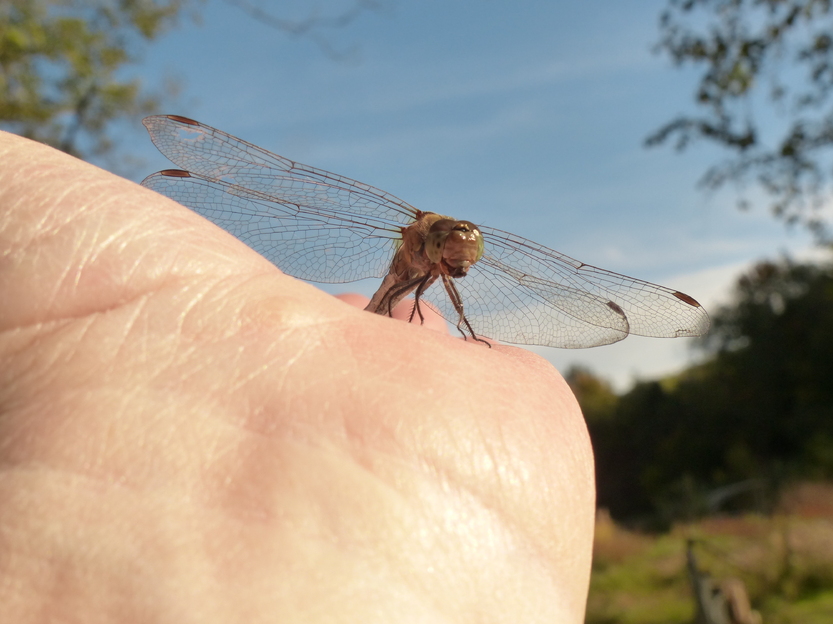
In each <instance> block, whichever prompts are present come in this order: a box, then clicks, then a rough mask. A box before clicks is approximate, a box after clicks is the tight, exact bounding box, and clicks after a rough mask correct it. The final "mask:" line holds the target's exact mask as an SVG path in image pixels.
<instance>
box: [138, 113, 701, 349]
mask: <svg viewBox="0 0 833 624" xmlns="http://www.w3.org/2000/svg"><path fill="white" fill-rule="evenodd" d="M144 124H145V126H146V127H147V128H148V131H149V132H150V135H151V138H152V139H153V142H154V143H155V144H156V145H157V147H158V148H159V149H160V151H161V152H162V153H163V154H165V155H166V156H167V157H168V158H170V159H171V161H173V162H174V163H176V164H177V165H179V166H180V167H183V168H184V169H187V170H188V171H187V172H186V171H175V170H169V171H163V172H159V173H156V174H153V175H151V176H150V177H148V178H147V179H146V180H145V181H144V182H142V184H143V185H144V186H146V187H148V188H151V189H154V190H156V191H158V192H160V193H162V194H163V195H167V196H168V197H171V198H173V199H175V200H177V201H179V202H180V203H182V204H184V205H185V206H188V207H189V208H192V209H193V210H195V211H197V212H199V213H200V214H202V215H204V216H206V217H207V218H209V219H211V220H212V221H214V222H215V223H217V224H218V225H220V226H221V227H223V228H225V229H226V230H228V231H229V232H231V233H232V234H234V235H235V236H237V237H238V238H240V239H241V240H242V241H244V242H245V243H247V244H248V245H250V246H251V247H252V248H254V249H255V250H256V251H258V252H260V253H261V254H263V255H264V256H265V257H266V258H268V259H269V260H271V261H272V262H274V263H275V264H276V265H278V267H279V268H280V269H281V270H283V271H284V272H286V273H288V274H290V275H293V276H295V277H299V278H302V279H307V280H310V281H318V282H345V281H352V280H357V279H361V278H365V277H382V276H383V275H384V274H385V273H387V270H388V267H389V264H390V260H391V258H392V256H393V253H394V250H395V248H396V245H397V244H398V242H399V240H400V238H401V231H402V226H403V225H409V224H411V223H413V222H414V220H415V219H417V218H419V216H420V215H421V213H420V212H419V211H418V210H416V209H415V208H414V207H413V206H411V205H409V204H407V203H405V202H403V201H402V200H400V199H398V198H397V197H394V196H393V195H390V194H389V193H385V192H384V191H381V190H379V189H376V188H374V187H372V186H369V185H367V184H363V183H361V182H357V181H355V180H351V179H350V178H346V177H343V176H339V175H336V174H333V173H329V172H327V171H323V170H320V169H316V168H314V167H310V166H307V165H302V164H300V163H296V162H293V161H291V160H288V159H286V158H283V157H281V156H278V155H276V154H272V153H270V152H267V151H266V150H263V149H261V148H259V147H256V146H254V145H252V144H250V143H247V142H245V141H242V140H240V139H237V138H235V137H233V136H231V135H228V134H226V133H224V132H221V131H219V130H215V129H214V128H211V127H209V126H205V125H203V124H200V123H198V122H196V121H193V120H190V119H187V118H184V117H177V116H171V115H168V116H156V117H148V118H147V119H145V120H144ZM189 172H190V173H189ZM481 232H482V233H483V236H484V240H485V245H486V252H485V255H484V256H483V258H482V259H481V260H480V261H479V262H478V263H477V264H476V265H474V266H473V267H472V268H471V269H470V270H469V273H468V275H467V276H466V277H464V278H460V279H457V280H455V284H456V287H457V288H458V290H459V291H460V294H461V296H462V301H463V305H464V308H465V314H466V317H467V319H468V320H469V322H470V324H471V326H472V327H473V329H474V331H475V333H477V334H478V335H482V336H484V337H488V338H494V339H497V340H502V341H505V342H513V343H517V344H537V345H544V346H553V347H563V348H579V347H592V346H597V345H602V344H609V343H611V342H616V341H618V340H622V339H623V338H625V337H626V336H627V335H628V334H631V333H634V334H639V335H643V336H657V337H677V336H699V335H702V334H704V333H705V332H706V331H707V330H708V327H709V318H708V315H707V314H706V312H705V311H704V310H703V308H702V307H700V304H698V303H697V302H696V301H695V300H694V299H692V298H691V297H689V296H688V295H685V294H683V293H681V292H679V291H675V290H672V289H670V288H665V287H663V286H658V285H656V284H651V283H649V282H644V281H642V280H637V279H634V278H631V277H626V276H624V275H619V274H617V273H613V272H611V271H606V270H604V269H599V268H597V267H593V266H590V265H586V264H584V263H582V262H579V261H577V260H574V259H573V258H570V257H568V256H565V255H563V254H560V253H558V252H557V251H553V250H552V249H547V248H546V247H543V246H541V245H538V244H537V243H534V242H532V241H529V240H526V239H524V238H521V237H519V236H515V235H514V234H509V233H507V232H502V231H500V230H495V229H491V228H481ZM424 298H425V299H426V300H427V301H428V302H430V303H432V304H433V305H434V306H436V307H437V308H438V309H439V311H440V312H441V313H442V314H443V316H445V318H446V319H448V320H449V321H451V322H452V323H455V324H456V323H457V322H458V321H459V315H458V313H457V312H456V310H455V309H454V306H453V304H452V303H451V301H450V299H449V297H448V294H447V293H446V291H445V287H444V286H443V284H442V281H441V280H438V281H437V282H436V283H435V284H434V285H432V286H431V287H430V288H429V289H428V291H427V292H426V293H425V296H424Z"/></svg>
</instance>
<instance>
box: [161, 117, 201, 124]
mask: <svg viewBox="0 0 833 624" xmlns="http://www.w3.org/2000/svg"><path fill="white" fill-rule="evenodd" d="M166 117H167V118H168V119H170V120H171V121H178V122H179V123H184V124H188V125H189V126H199V125H200V124H199V123H197V122H196V121H194V120H193V119H188V117H183V116H182V115H166Z"/></svg>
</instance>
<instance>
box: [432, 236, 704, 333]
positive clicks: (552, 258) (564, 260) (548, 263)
mask: <svg viewBox="0 0 833 624" xmlns="http://www.w3.org/2000/svg"><path fill="white" fill-rule="evenodd" d="M481 232H482V234H483V237H484V241H485V246H486V253H485V255H484V256H483V258H482V259H481V260H480V261H479V262H478V263H477V264H476V265H474V266H473V267H472V268H471V269H469V273H468V275H467V276H466V277H463V278H459V279H457V280H455V282H456V286H457V288H458V290H459V291H460V294H461V296H462V300H463V305H464V307H465V314H466V318H468V320H469V322H470V323H471V325H472V327H473V328H474V330H475V332H477V333H479V334H482V335H483V336H485V337H489V338H494V339H497V340H502V341H504V342H512V343H516V344H536V345H544V346H551V347H560V348H584V347H593V346H598V345H603V344H609V343H612V342H616V341H618V340H622V339H623V338H625V337H626V336H627V335H628V334H637V335H640V336H653V337H663V338H675V337H680V336H701V335H703V334H705V333H706V331H708V328H709V317H708V315H707V314H706V312H705V310H704V309H703V308H702V307H701V306H700V304H699V303H697V302H696V301H695V300H694V299H692V298H691V297H689V296H688V295H686V294H684V293H681V292H679V291H676V290H673V289H671V288H666V287H664V286H659V285H657V284H651V283H650V282H645V281H642V280H638V279H635V278H632V277H627V276H625V275H620V274H618V273H614V272H612V271H607V270H605V269H600V268H598V267H594V266H590V265H588V264H584V263H582V262H579V261H578V260H574V259H573V258H570V257H569V256H565V255H564V254H561V253H558V252H557V251H554V250H552V249H548V248H546V247H544V246H542V245H539V244H537V243H534V242H532V241H529V240H526V239H524V238H521V237H520V236H515V235H514V234H509V233H507V232H502V231H500V230H495V229H491V228H485V227H484V228H481ZM425 298H426V299H427V300H428V301H430V302H431V303H432V304H434V305H435V306H437V308H438V309H439V310H440V312H441V313H442V314H443V316H444V317H445V318H446V319H448V320H449V321H451V322H453V323H456V322H457V313H456V311H455V310H454V308H453V306H452V305H451V304H450V301H448V296H447V295H445V292H444V289H443V287H442V285H441V284H439V285H438V284H434V286H432V287H431V289H430V290H429V292H428V293H426V296H425Z"/></svg>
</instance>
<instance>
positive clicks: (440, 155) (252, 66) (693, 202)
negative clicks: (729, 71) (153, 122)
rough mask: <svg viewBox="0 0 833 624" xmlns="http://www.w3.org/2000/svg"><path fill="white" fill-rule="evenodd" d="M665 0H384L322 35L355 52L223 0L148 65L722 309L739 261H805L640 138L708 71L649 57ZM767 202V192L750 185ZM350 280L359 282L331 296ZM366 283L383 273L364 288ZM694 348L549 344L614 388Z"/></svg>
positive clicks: (452, 209)
mask: <svg viewBox="0 0 833 624" xmlns="http://www.w3.org/2000/svg"><path fill="white" fill-rule="evenodd" d="M351 5H352V2H351V1H350V0H344V1H340V0H321V2H317V3H311V2H300V1H298V2H265V1H264V2H261V4H260V6H262V7H264V8H266V9H268V10H269V11H271V12H272V13H274V14H276V15H279V16H281V17H285V18H288V19H298V20H300V19H303V18H304V17H306V16H308V15H309V14H310V12H311V11H312V10H317V11H318V13H319V14H321V15H332V14H338V13H340V12H341V11H343V10H345V9H346V8H348V7H349V6H351ZM664 5H665V2H664V1H660V0H638V1H637V0H585V1H583V2H562V1H538V2H523V3H508V2H496V1H494V0H479V1H477V2H475V1H473V0H458V1H455V0H444V1H441V0H423V1H420V2H408V1H406V0H385V7H386V10H385V11H383V12H382V13H375V12H370V13H366V14H363V15H361V16H360V17H359V18H358V19H357V20H356V21H354V22H353V23H352V24H350V25H349V26H348V27H346V28H343V29H340V30H336V31H322V34H324V35H325V36H326V37H327V40H328V42H329V43H330V44H331V45H332V46H333V47H335V48H336V49H340V50H349V49H350V48H351V47H352V46H357V47H358V48H359V55H360V60H359V61H358V62H353V63H345V62H336V61H333V60H332V59H330V58H328V57H327V56H326V55H325V54H323V53H322V51H321V50H320V49H319V48H318V47H317V46H316V45H315V44H314V43H313V42H311V41H309V40H308V39H304V38H294V37H291V36H288V35H286V34H285V33H282V32H279V31H276V30H274V29H271V28H269V27H267V26H265V25H263V24H260V23H258V22H257V21H255V20H254V19H252V18H251V17H249V16H248V15H246V14H244V13H243V12H242V11H240V10H239V9H237V8H235V7H233V6H230V5H228V4H226V3H224V2H221V1H220V0H209V2H208V3H207V5H206V7H205V11H204V12H203V13H202V25H194V24H192V23H190V22H188V21H187V20H186V21H183V24H182V26H181V27H180V28H178V29H177V30H175V31H172V32H171V33H170V34H169V35H167V36H166V37H164V38H163V39H162V40H160V41H158V42H156V43H154V44H152V46H151V47H150V48H149V49H148V50H147V53H146V54H145V56H144V58H143V61H142V63H141V64H140V65H139V66H138V67H137V68H136V72H137V73H138V75H139V76H140V77H141V78H142V79H143V80H145V81H146V82H147V83H148V85H149V86H153V85H157V86H160V85H161V84H162V79H163V78H164V77H165V76H166V75H168V76H170V75H172V76H175V77H177V79H178V81H179V82H180V84H181V88H182V93H181V95H180V97H179V104H178V105H177V106H175V107H173V108H172V109H171V110H166V111H165V112H169V113H177V114H181V115H186V116H189V117H193V118H195V119H198V120H200V121H202V122H204V123H206V124H208V125H212V126H215V127H217V128H220V129H222V130H225V131H226V132H229V133H231V134H234V135H236V136H239V137H241V138H243V139H246V140H248V141H250V142H253V143H256V144H257V145H260V146H262V147H264V148H266V149H268V150H270V151H273V152H276V153H279V154H282V155H284V156H287V157H289V158H292V159H293V160H298V161H300V162H304V163H308V164H311V165H314V166H316V167H320V168H323V169H327V170H330V171H334V172H337V173H340V174H343V175H347V176H349V177H352V178H355V179H358V180H361V181H363V182H367V183H369V184H372V185H374V186H377V187H379V188H382V189H384V190H386V191H388V192H390V193H393V194H394V195H397V196H399V197H401V198H402V199H404V200H406V201H408V202H409V203H411V204H413V205H415V206H417V207H418V208H421V209H423V210H430V211H434V212H440V213H444V214H449V215H453V216H455V217H457V218H460V219H468V220H471V221H473V222H475V223H478V224H483V225H489V226H493V227H497V228H500V229H503V230H508V231H511V232H514V233H517V234H519V235H521V236H525V237H527V238H531V239H533V240H535V241H537V242H539V243H542V244H544V245H547V246H549V247H552V248H553V249H557V250H558V251H561V252H563V253H566V254H568V255H571V256H573V257H576V258H578V259H580V260H582V261H584V262H587V263H589V264H594V265H597V266H601V267H604V268H607V269H610V270H613V271H617V272H620V273H625V274H627V275H632V276H634V277H639V278H642V279H648V280H650V281H655V282H658V283H661V284H663V285H666V286H670V287H673V288H677V289H679V290H683V291H684V292H687V293H689V294H691V295H692V296H694V297H695V298H697V299H698V300H699V301H700V302H701V303H703V304H704V305H706V307H707V309H709V308H714V307H715V305H716V304H717V302H719V301H722V300H725V299H726V297H727V296H728V288H729V286H730V285H731V283H732V282H733V280H734V278H735V277H736V276H737V274H738V272H739V271H740V270H742V269H743V268H744V267H746V266H748V265H749V264H750V263H752V262H754V261H755V260H759V259H762V258H764V257H770V258H772V257H776V256H777V255H778V254H780V253H784V252H791V253H794V254H799V255H802V254H805V253H807V250H808V249H809V248H810V239H809V237H808V236H807V235H806V234H804V233H803V232H801V231H792V232H791V231H788V230H787V229H785V228H784V226H783V225H782V224H781V223H779V222H776V221H775V220H774V219H773V218H772V217H770V216H769V214H768V213H767V211H766V208H765V206H764V205H763V204H761V205H760V206H758V207H756V208H755V209H754V210H753V211H752V212H747V213H739V212H738V211H737V210H736V209H735V207H734V200H735V195H734V194H733V193H732V192H721V193H718V194H713V195H707V194H705V193H703V192H702V191H699V190H698V189H697V188H696V182H697V180H698V178H699V177H700V175H702V173H703V172H704V170H705V169H706V167H707V166H708V165H709V164H712V163H713V162H714V161H715V159H717V158H719V157H720V153H719V152H718V151H716V150H715V149H714V148H711V147H709V146H700V147H696V148H695V149H693V150H689V151H687V152H685V153H683V154H677V153H675V152H674V151H673V150H671V149H670V148H654V149H651V150H647V149H645V148H643V147H642V142H643V140H644V138H645V136H647V135H648V134H649V133H650V132H651V131H652V130H654V129H655V128H657V127H658V126H660V125H661V124H662V123H663V122H665V121H667V120H669V119H671V118H672V117H674V116H675V115H676V114H678V113H680V112H684V111H691V110H692V104H691V100H692V98H691V95H692V93H693V91H694V86H695V74H693V73H692V72H691V71H680V70H678V69H675V68H673V67H672V66H671V64H670V62H669V61H668V60H667V59H665V58H662V57H658V56H656V55H654V54H653V53H652V52H651V48H652V45H653V44H654V42H655V41H656V39H657V37H658V30H657V23H658V17H659V13H660V11H661V9H662V8H663V6H664ZM120 147H121V150H122V151H124V152H127V153H130V154H132V155H134V156H137V157H139V158H141V159H143V160H144V162H145V167H146V168H143V169H142V171H141V172H138V173H137V174H136V176H135V179H136V180H137V181H138V180H140V179H141V178H142V177H144V175H145V174H147V173H150V172H152V171H155V170H158V169H162V168H166V167H169V166H170V165H169V163H168V162H167V160H165V159H164V157H162V156H161V155H158V154H157V153H156V152H155V149H154V148H153V146H152V145H151V143H150V141H149V140H148V138H147V135H146V134H144V133H143V132H142V131H141V130H140V128H139V127H137V128H135V129H134V130H132V131H130V132H126V133H125V135H124V137H123V140H122V143H121V146H120ZM753 197H754V196H753ZM328 290H330V291H349V290H355V289H351V288H350V287H349V286H345V287H343V288H342V287H339V288H335V289H333V288H329V289H328ZM361 290H362V291H363V292H365V293H368V292H370V291H371V290H372V285H361ZM689 344H690V341H687V340H684V339H677V340H661V339H640V338H638V337H630V338H628V339H627V340H625V341H623V342H622V343H618V344H617V345H612V346H609V347H601V348H596V349H589V350H581V351H564V350H555V349H536V351H537V352H539V353H540V354H542V355H544V356H545V357H547V358H548V359H550V360H551V361H552V362H553V363H554V364H556V366H558V367H559V368H560V369H561V370H562V371H566V369H567V368H568V367H569V365H570V364H572V363H582V364H585V365H588V366H590V367H591V368H592V369H594V370H595V371H596V372H598V373H599V374H601V375H603V376H606V377H607V378H609V379H611V380H612V381H614V383H615V384H616V386H617V387H618V388H620V389H621V388H624V387H626V386H627V385H628V384H629V383H630V382H631V381H632V380H633V379H636V378H649V377H652V376H655V375H660V374H664V373H668V372H671V371H673V370H675V369H678V368H680V367H682V366H683V365H685V363H686V362H687V361H688V360H689V358H690V349H689Z"/></svg>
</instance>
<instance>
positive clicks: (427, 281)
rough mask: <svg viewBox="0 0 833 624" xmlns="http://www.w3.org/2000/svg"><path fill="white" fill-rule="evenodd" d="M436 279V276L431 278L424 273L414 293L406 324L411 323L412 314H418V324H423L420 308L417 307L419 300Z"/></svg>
mask: <svg viewBox="0 0 833 624" xmlns="http://www.w3.org/2000/svg"><path fill="white" fill-rule="evenodd" d="M436 279H437V276H436V275H434V276H432V275H431V274H430V273H426V274H425V277H424V278H422V280H421V281H420V282H419V285H418V286H417V289H416V292H415V293H414V308H413V310H411V316H410V318H408V322H409V323H411V322H412V321H413V320H414V314H419V324H420V325H424V324H425V317H424V316H423V314H422V307H421V306H420V305H419V300H420V298H421V297H422V295H423V293H425V291H426V290H427V289H428V287H429V286H430V285H431V284H433V283H434V282H435V281H436Z"/></svg>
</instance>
